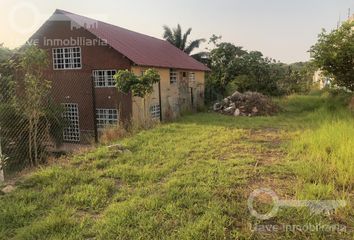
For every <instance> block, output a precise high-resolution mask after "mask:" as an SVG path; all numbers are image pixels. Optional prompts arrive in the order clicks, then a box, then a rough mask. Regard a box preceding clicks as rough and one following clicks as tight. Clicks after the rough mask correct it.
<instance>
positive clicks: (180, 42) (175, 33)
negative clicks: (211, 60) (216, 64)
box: [163, 24, 207, 60]
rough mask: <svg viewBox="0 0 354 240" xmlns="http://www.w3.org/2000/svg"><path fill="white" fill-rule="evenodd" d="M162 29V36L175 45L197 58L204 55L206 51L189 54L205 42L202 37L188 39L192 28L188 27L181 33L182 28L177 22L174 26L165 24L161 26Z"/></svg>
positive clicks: (199, 58)
mask: <svg viewBox="0 0 354 240" xmlns="http://www.w3.org/2000/svg"><path fill="white" fill-rule="evenodd" d="M163 29H164V33H163V38H164V39H165V40H166V41H168V42H169V43H171V44H172V45H174V46H175V47H177V48H179V49H181V50H182V51H184V52H185V53H187V54H188V55H191V57H193V58H195V59H197V60H201V59H202V58H204V57H206V55H207V53H206V52H199V53H195V54H191V53H192V52H193V51H194V50H195V49H197V48H199V47H200V44H201V43H203V42H205V39H203V38H200V39H195V40H192V41H188V37H189V35H190V34H191V32H192V28H188V30H187V31H186V32H185V33H182V28H181V26H180V25H179V24H178V25H177V27H176V28H170V27H168V26H166V25H165V26H163Z"/></svg>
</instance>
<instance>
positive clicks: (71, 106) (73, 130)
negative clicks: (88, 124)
mask: <svg viewBox="0 0 354 240" xmlns="http://www.w3.org/2000/svg"><path fill="white" fill-rule="evenodd" d="M62 105H63V106H64V110H65V111H64V113H63V118H64V119H66V120H67V121H68V124H69V126H68V127H66V128H64V131H63V139H64V141H68V142H80V126H79V108H78V105H77V103H63V104H62Z"/></svg>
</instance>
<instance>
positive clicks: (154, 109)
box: [150, 105, 160, 119]
mask: <svg viewBox="0 0 354 240" xmlns="http://www.w3.org/2000/svg"><path fill="white" fill-rule="evenodd" d="M150 114H151V118H153V119H160V105H153V106H151V107H150Z"/></svg>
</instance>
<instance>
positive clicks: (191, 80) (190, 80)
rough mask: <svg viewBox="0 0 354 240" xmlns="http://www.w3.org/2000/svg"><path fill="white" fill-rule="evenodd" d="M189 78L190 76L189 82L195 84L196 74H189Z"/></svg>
mask: <svg viewBox="0 0 354 240" xmlns="http://www.w3.org/2000/svg"><path fill="white" fill-rule="evenodd" d="M188 75H189V76H188V78H189V82H190V83H192V84H193V83H195V72H189V74H188Z"/></svg>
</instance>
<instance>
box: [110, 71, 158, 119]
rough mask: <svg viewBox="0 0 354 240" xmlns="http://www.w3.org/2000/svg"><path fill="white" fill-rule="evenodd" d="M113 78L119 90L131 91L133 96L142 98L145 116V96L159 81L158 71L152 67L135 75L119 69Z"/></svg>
mask: <svg viewBox="0 0 354 240" xmlns="http://www.w3.org/2000/svg"><path fill="white" fill-rule="evenodd" d="M114 78H115V80H116V86H117V89H118V90H119V91H121V92H123V93H129V92H131V93H132V95H133V96H135V97H141V98H143V100H144V116H145V115H146V113H145V96H146V95H147V94H149V93H152V91H153V90H154V88H153V87H154V84H155V83H158V82H159V81H160V75H159V73H158V72H157V71H156V70H154V69H147V70H146V71H145V72H144V73H143V75H142V76H136V75H135V74H134V73H132V72H130V71H128V70H119V71H118V72H117V73H116V74H115V75H114Z"/></svg>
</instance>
